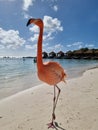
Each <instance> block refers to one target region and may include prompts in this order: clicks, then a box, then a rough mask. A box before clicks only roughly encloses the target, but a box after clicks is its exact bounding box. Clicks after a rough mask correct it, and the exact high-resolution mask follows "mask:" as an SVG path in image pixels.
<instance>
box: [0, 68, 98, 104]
mask: <svg viewBox="0 0 98 130" xmlns="http://www.w3.org/2000/svg"><path fill="white" fill-rule="evenodd" d="M96 68H98V66H94V67H90V68H87V69H85V70H83V71H81V72H80V73H79V74H78V75H77V76H75V77H71V78H68V77H67V78H66V80H67V81H70V80H73V79H77V78H80V77H82V76H83V74H84V73H85V72H87V71H88V70H92V69H96ZM44 84H45V83H43V82H41V81H38V83H37V85H35V86H34V85H33V87H29V88H26V89H23V90H20V91H18V92H15V93H12V94H10V95H8V96H6V97H3V98H1V99H0V102H2V101H3V100H6V99H9V98H11V97H14V96H17V95H18V94H21V93H24V92H26V91H29V90H35V89H38V88H39V87H40V86H42V85H44ZM46 85H47V84H46Z"/></svg>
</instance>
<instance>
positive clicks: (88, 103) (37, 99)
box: [0, 68, 98, 130]
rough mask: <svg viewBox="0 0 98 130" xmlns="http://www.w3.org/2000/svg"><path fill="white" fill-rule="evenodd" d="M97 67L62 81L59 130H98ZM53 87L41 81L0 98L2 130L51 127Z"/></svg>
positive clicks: (57, 121)
mask: <svg viewBox="0 0 98 130" xmlns="http://www.w3.org/2000/svg"><path fill="white" fill-rule="evenodd" d="M97 77H98V68H95V69H90V70H87V71H86V72H84V73H83V75H82V76H81V77H78V78H73V79H68V80H67V83H66V84H65V83H59V84H58V86H59V87H60V88H61V95H60V97H59V101H58V104H57V108H56V121H55V122H56V125H57V129H58V130H59V128H62V129H64V130H80V129H82V130H97V129H98V123H97V121H98V93H97V92H98V87H97V86H98V79H97ZM52 100H53V87H52V86H51V87H50V86H49V85H47V84H41V85H39V86H37V87H32V88H30V89H27V90H24V91H22V92H19V93H18V94H15V95H13V96H10V97H8V98H6V99H4V100H2V101H0V128H1V129H2V130H33V129H34V130H41V129H43V130H48V128H47V125H46V124H47V123H49V122H50V121H51V114H52V113H51V112H52Z"/></svg>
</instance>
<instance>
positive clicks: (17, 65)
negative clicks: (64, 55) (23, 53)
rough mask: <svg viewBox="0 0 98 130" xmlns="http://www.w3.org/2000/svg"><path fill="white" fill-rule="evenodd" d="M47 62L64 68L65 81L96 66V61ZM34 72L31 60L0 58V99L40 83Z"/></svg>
mask: <svg viewBox="0 0 98 130" xmlns="http://www.w3.org/2000/svg"><path fill="white" fill-rule="evenodd" d="M49 60H52V61H56V62H59V63H60V64H61V65H62V66H63V67H64V69H65V71H66V73H67V75H68V76H67V79H70V78H74V77H77V76H80V75H81V74H82V73H83V72H84V71H85V70H87V69H90V68H93V67H97V66H98V60H77V59H76V60H75V59H44V62H45V61H49ZM36 72H37V68H36V63H34V62H33V59H32V58H25V60H23V58H0V99H2V98H5V97H8V96H10V95H12V94H15V93H17V92H19V91H22V90H25V89H28V88H30V87H34V86H35V87H36V86H37V85H39V84H40V83H42V82H41V81H39V79H38V77H37V73H36Z"/></svg>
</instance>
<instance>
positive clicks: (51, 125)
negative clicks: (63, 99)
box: [47, 122, 55, 129]
mask: <svg viewBox="0 0 98 130" xmlns="http://www.w3.org/2000/svg"><path fill="white" fill-rule="evenodd" d="M47 125H48V129H49V128H53V129H54V128H55V125H54V124H53V122H51V123H49V124H47Z"/></svg>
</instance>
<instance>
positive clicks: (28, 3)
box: [23, 0, 35, 11]
mask: <svg viewBox="0 0 98 130" xmlns="http://www.w3.org/2000/svg"><path fill="white" fill-rule="evenodd" d="M34 1H35V0H23V10H24V11H28V8H29V7H30V6H32V5H33V2H34Z"/></svg>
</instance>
